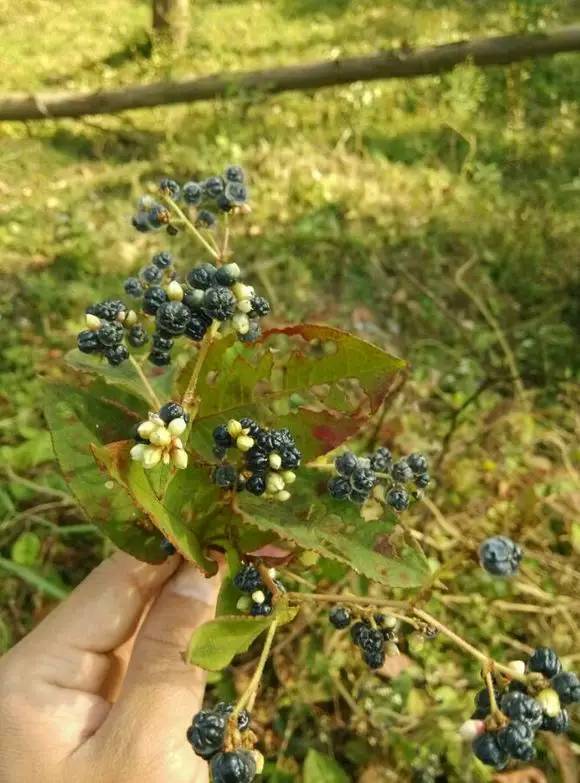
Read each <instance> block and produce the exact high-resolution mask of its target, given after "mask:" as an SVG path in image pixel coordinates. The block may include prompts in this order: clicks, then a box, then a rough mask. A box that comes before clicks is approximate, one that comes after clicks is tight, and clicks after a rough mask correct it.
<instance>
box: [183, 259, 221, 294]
mask: <svg viewBox="0 0 580 783" xmlns="http://www.w3.org/2000/svg"><path fill="white" fill-rule="evenodd" d="M215 275H216V268H215V266H214V265H213V264H201V265H200V266H196V267H194V268H193V269H192V270H191V272H190V273H189V274H188V276H187V282H188V283H189V285H190V286H191V287H192V288H200V289H201V290H202V291H205V290H206V289H207V288H209V287H210V286H211V285H213V281H214V279H215Z"/></svg>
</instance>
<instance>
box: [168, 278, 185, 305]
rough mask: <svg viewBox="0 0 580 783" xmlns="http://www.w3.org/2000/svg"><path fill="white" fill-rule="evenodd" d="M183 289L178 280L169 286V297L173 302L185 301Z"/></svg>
mask: <svg viewBox="0 0 580 783" xmlns="http://www.w3.org/2000/svg"><path fill="white" fill-rule="evenodd" d="M183 294H184V292H183V287H182V286H181V284H180V283H178V282H177V280H172V281H171V282H170V283H169V285H168V286H167V296H168V297H169V299H171V301H172V302H181V301H182V299H183Z"/></svg>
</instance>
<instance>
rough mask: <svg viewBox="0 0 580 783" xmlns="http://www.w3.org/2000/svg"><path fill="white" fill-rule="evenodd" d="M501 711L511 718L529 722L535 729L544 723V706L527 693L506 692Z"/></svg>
mask: <svg viewBox="0 0 580 783" xmlns="http://www.w3.org/2000/svg"><path fill="white" fill-rule="evenodd" d="M501 711H502V712H503V713H504V715H506V716H507V717H508V718H510V719H511V720H514V721H521V722H523V723H529V724H530V726H532V727H533V728H534V729H537V728H539V727H540V726H541V725H542V707H541V705H540V704H539V703H538V702H537V701H536V700H535V699H533V698H532V697H531V696H528V695H527V694H526V693H520V692H519V691H514V692H512V693H505V694H504V695H503V696H502V699H501Z"/></svg>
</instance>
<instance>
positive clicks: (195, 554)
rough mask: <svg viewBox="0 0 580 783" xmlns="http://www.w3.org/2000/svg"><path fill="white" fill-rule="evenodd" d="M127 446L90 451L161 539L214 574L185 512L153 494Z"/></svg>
mask: <svg viewBox="0 0 580 783" xmlns="http://www.w3.org/2000/svg"><path fill="white" fill-rule="evenodd" d="M130 448H131V443H130V442H129V441H121V442H118V443H111V444H109V445H108V446H105V447H99V446H93V453H94V455H95V457H96V459H97V462H98V463H99V465H101V467H102V468H103V469H104V470H106V471H107V472H108V474H109V475H110V476H111V478H112V479H113V480H114V481H115V482H116V483H117V484H120V485H121V486H122V487H123V489H124V490H126V491H127V493H129V495H130V496H131V498H132V499H133V503H134V505H135V507H136V508H137V509H138V510H139V511H140V512H141V513H142V514H145V515H146V516H147V517H148V518H149V519H150V521H151V522H152V523H153V525H154V526H155V527H156V528H157V529H158V530H160V531H161V533H162V534H163V536H164V538H167V539H168V540H169V541H171V543H172V544H174V546H176V547H177V549H178V550H179V552H181V554H182V555H183V556H184V557H185V558H187V559H188V560H190V561H191V562H192V563H195V564H197V565H198V566H200V568H202V569H203V570H204V571H205V573H206V574H214V573H215V572H216V570H217V564H216V563H215V562H214V561H213V560H208V559H207V558H206V557H205V555H204V552H203V549H202V547H201V544H200V540H199V537H198V536H197V535H196V533H195V530H194V523H192V522H191V521H189V520H187V518H186V516H185V515H181V514H176V513H173V512H172V501H171V500H169V501H167V500H165V501H164V500H162V499H161V498H160V497H158V496H157V494H156V493H155V491H154V489H153V486H152V484H151V482H150V481H149V478H148V476H147V472H146V471H145V470H144V469H143V466H142V465H141V464H140V463H138V462H135V461H134V460H132V459H131V458H130V456H129V450H130ZM183 472H184V473H185V472H186V471H183ZM173 507H174V506H173Z"/></svg>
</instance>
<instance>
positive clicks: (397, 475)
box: [391, 459, 413, 484]
mask: <svg viewBox="0 0 580 783" xmlns="http://www.w3.org/2000/svg"><path fill="white" fill-rule="evenodd" d="M391 475H392V477H393V479H394V480H395V481H399V482H400V483H401V484H406V483H407V481H412V479H413V471H412V470H411V468H410V466H409V465H408V464H407V462H406V461H405V460H404V459H400V460H399V461H398V462H395V464H394V465H393V467H392V468H391Z"/></svg>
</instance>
